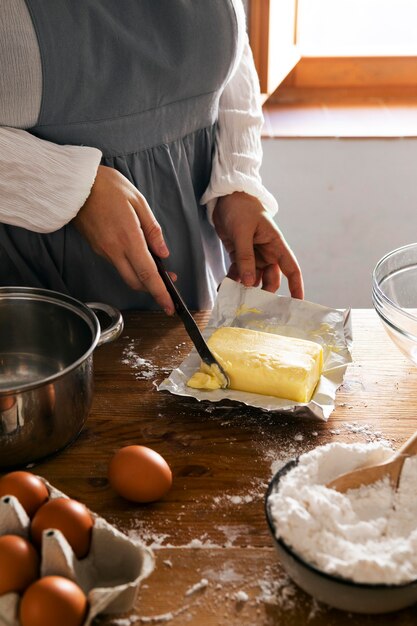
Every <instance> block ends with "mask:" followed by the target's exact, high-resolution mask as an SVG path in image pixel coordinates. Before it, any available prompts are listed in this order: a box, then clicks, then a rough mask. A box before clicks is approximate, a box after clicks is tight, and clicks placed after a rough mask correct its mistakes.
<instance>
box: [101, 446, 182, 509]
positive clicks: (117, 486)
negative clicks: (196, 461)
mask: <svg viewBox="0 0 417 626" xmlns="http://www.w3.org/2000/svg"><path fill="white" fill-rule="evenodd" d="M108 476H109V481H110V484H111V486H112V487H113V489H114V491H115V492H116V493H118V494H119V495H120V496H122V497H123V498H126V500H130V501H131V502H140V503H146V502H154V501H155V500H159V499H160V498H162V497H163V496H164V495H165V494H166V493H168V491H169V490H170V488H171V485H172V472H171V469H170V467H169V465H168V463H167V462H166V461H165V459H164V458H163V457H162V456H161V455H160V454H158V452H155V450H152V449H151V448H147V447H146V446H137V445H133V446H125V447H124V448H121V449H120V450H118V451H117V452H116V454H115V455H114V456H113V458H112V459H111V461H110V465H109V472H108Z"/></svg>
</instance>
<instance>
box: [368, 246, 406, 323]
mask: <svg viewBox="0 0 417 626" xmlns="http://www.w3.org/2000/svg"><path fill="white" fill-rule="evenodd" d="M411 248H417V243H409V244H407V245H406V246H401V247H400V248H396V249H395V250H391V252H388V253H387V254H385V255H384V256H383V257H382V259H380V260H379V261H378V263H377V264H376V265H375V268H374V271H373V272H372V291H373V295H374V297H378V298H380V299H381V300H382V301H383V302H384V303H385V304H388V305H389V306H392V307H393V308H394V309H395V311H396V312H397V313H400V314H401V315H404V316H405V317H408V319H410V320H413V321H417V316H415V315H412V313H408V312H407V311H405V310H404V309H403V308H402V307H400V306H399V305H398V304H396V303H395V302H394V301H393V300H391V299H390V298H388V296H386V295H385V293H384V292H383V291H382V289H381V288H380V286H379V282H378V280H377V277H376V274H377V272H378V269H379V268H380V267H381V265H382V264H383V263H384V262H385V261H386V260H387V259H389V258H390V257H392V256H394V255H395V254H398V253H399V252H404V251H406V250H410V249H411Z"/></svg>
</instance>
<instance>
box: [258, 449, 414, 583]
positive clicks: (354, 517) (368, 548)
mask: <svg viewBox="0 0 417 626" xmlns="http://www.w3.org/2000/svg"><path fill="white" fill-rule="evenodd" d="M391 454H392V450H390V449H389V448H388V447H386V446H385V445H384V444H383V443H378V442H374V443H369V444H344V443H331V444H328V445H326V446H321V447H318V448H316V449H315V450H312V451H311V452H308V453H306V454H303V455H302V456H301V457H300V459H299V463H298V465H297V466H296V467H295V468H294V469H293V470H291V471H290V472H289V473H288V474H286V475H285V476H284V477H283V478H282V479H281V481H280V489H279V492H278V493H277V494H274V495H272V496H270V500H269V502H270V504H271V513H272V516H273V518H274V520H275V525H276V528H277V535H279V536H280V537H281V538H282V539H283V540H284V541H285V542H286V543H287V544H289V545H290V546H292V548H293V549H294V551H296V552H297V553H298V554H299V555H300V556H301V557H302V558H303V559H304V560H305V561H307V562H309V563H312V564H314V565H315V566H316V567H318V568H319V569H321V570H324V571H325V572H328V573H330V574H336V575H339V576H342V577H343V578H348V579H351V580H354V581H357V582H365V583H386V584H390V583H393V584H399V583H405V582H410V581H412V580H416V579H417V457H411V458H409V459H407V460H406V461H405V463H404V468H403V472H402V477H401V482H400V485H399V489H398V491H397V492H395V491H394V490H393V488H392V487H391V486H390V484H389V482H388V480H387V479H385V480H384V481H379V482H378V483H375V484H373V485H369V486H367V487H361V488H360V489H355V490H351V491H349V492H347V493H346V494H341V493H338V492H336V491H334V490H333V489H327V488H326V487H325V486H324V485H325V484H326V483H327V482H329V481H330V480H331V479H333V478H335V477H336V476H337V475H339V474H343V473H345V472H348V471H350V470H353V469H355V468H356V467H359V466H361V465H371V464H374V463H379V462H381V461H383V460H384V459H386V458H387V457H388V456H390V455H391Z"/></svg>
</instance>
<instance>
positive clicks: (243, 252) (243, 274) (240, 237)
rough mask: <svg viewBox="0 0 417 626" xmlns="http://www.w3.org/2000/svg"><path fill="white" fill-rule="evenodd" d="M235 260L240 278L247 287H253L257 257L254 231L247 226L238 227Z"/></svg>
mask: <svg viewBox="0 0 417 626" xmlns="http://www.w3.org/2000/svg"><path fill="white" fill-rule="evenodd" d="M234 244H235V248H234V261H235V263H236V266H237V270H238V274H239V278H240V280H241V281H242V283H243V284H244V285H245V287H252V286H253V285H254V284H255V282H256V259H255V250H254V247H253V231H252V229H251V228H247V227H245V225H243V228H239V229H236V237H235V241H234Z"/></svg>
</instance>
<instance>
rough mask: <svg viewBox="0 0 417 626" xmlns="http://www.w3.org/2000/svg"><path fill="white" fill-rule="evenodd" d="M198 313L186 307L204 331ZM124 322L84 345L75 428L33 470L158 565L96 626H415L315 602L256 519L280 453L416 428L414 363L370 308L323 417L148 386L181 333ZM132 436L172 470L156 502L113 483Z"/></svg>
mask: <svg viewBox="0 0 417 626" xmlns="http://www.w3.org/2000/svg"><path fill="white" fill-rule="evenodd" d="M208 315H209V314H208V313H206V312H201V313H197V314H196V319H197V321H198V323H199V325H200V326H201V327H204V325H205V323H206V322H207V319H208ZM124 319H125V330H124V332H123V334H122V336H121V337H120V338H119V339H118V340H117V341H116V342H114V343H111V344H106V345H103V346H101V347H100V348H97V349H96V351H95V353H94V368H95V395H94V401H93V406H92V409H91V413H90V416H89V418H88V420H87V423H86V425H85V427H84V429H83V431H82V433H81V435H80V436H79V438H78V439H77V441H76V442H75V443H73V444H72V445H71V446H70V447H69V448H67V449H66V450H64V451H63V452H61V453H60V454H58V455H57V456H55V457H54V458H52V459H49V460H47V461H45V462H43V463H40V464H38V465H37V466H36V467H35V468H33V470H32V471H34V472H35V473H38V474H39V475H41V476H44V477H45V478H46V479H47V480H49V481H50V482H51V483H52V484H53V485H54V486H55V487H57V488H58V489H60V490H62V491H64V492H65V493H66V494H68V495H69V496H71V497H74V498H77V499H79V500H80V501H82V502H83V503H84V504H86V505H87V506H88V507H89V508H90V509H91V510H93V511H95V512H96V513H98V514H99V515H101V516H103V517H104V518H106V519H107V520H108V521H109V522H110V523H111V524H114V525H115V526H117V528H119V529H120V530H121V531H123V532H126V533H128V534H129V535H130V536H132V537H135V538H138V539H141V540H143V542H144V543H145V544H146V545H148V546H151V547H152V548H153V549H154V553H155V557H156V568H155V571H154V572H153V573H152V575H151V576H150V577H149V578H148V579H147V580H146V581H144V584H143V585H142V587H141V589H140V593H139V595H138V598H137V602H136V606H135V608H134V610H133V611H132V612H130V613H129V614H125V615H117V616H105V617H104V616H103V617H100V618H99V619H98V620H97V622H98V623H99V624H101V625H102V626H110V625H114V626H116V625H117V626H128V625H130V624H142V623H148V624H149V623H151V624H157V623H168V624H170V626H178V625H180V624H181V625H183V624H190V625H196V626H197V625H198V626H212V625H213V626H214V625H226V624H227V625H228V626H234V625H242V626H245V625H251V626H252V625H259V626H269V625H271V626H272V625H275V624H279V625H280V626H293V625H294V626H299V625H304V624H308V625H310V626H333V625H336V624H337V625H341V626H344V625H349V626H362V625H363V626H365V625H370V624H376V623H380V624H384V625H385V624H395V625H398V626H408V625H411V624H414V623H415V620H416V617H417V610H416V609H415V608H410V609H407V610H404V611H400V612H397V613H392V614H389V615H384V616H381V617H379V618H378V617H375V616H363V615H358V614H348V613H345V612H342V611H338V610H335V609H330V608H328V607H326V606H324V605H321V604H318V603H316V602H315V601H314V600H313V599H312V598H310V597H309V596H308V595H307V594H305V593H304V592H302V591H301V590H299V589H298V588H297V587H296V586H295V585H294V584H293V583H292V582H291V581H290V580H289V579H288V577H287V576H286V574H285V572H284V571H283V570H282V568H281V567H280V564H279V561H278V557H277V554H276V553H275V550H274V547H273V544H272V539H271V536H270V534H269V530H268V527H267V524H266V521H265V515H264V494H265V490H266V487H267V484H268V482H269V480H270V478H271V476H272V474H273V473H274V471H275V470H276V469H277V468H279V467H280V466H281V465H282V464H283V463H285V462H286V461H288V460H290V459H291V458H294V457H295V456H297V455H299V454H300V453H302V452H306V451H308V450H311V449H312V448H313V447H315V446H317V445H321V444H325V443H329V442H331V441H345V442H368V441H373V440H377V441H378V440H381V439H387V440H389V441H390V442H391V443H392V444H393V445H394V446H395V447H396V446H398V445H399V444H400V443H401V442H403V441H404V440H405V439H406V438H407V437H408V436H409V435H410V434H411V433H412V432H414V431H415V430H416V429H417V368H415V367H413V365H412V364H411V363H409V362H408V361H407V360H406V359H405V357H404V356H403V355H402V354H401V353H400V352H399V351H398V350H397V348H396V347H395V346H394V345H393V344H392V343H391V341H390V339H389V337H388V336H387V335H386V334H385V332H384V330H383V328H382V326H381V324H380V322H379V320H378V319H377V316H376V314H375V313H374V312H373V311H370V310H354V311H353V312H352V321H353V337H354V345H353V363H352V364H350V365H349V367H348V369H347V372H346V375H345V380H344V383H343V385H342V387H341V388H340V389H339V391H338V393H337V398H336V409H335V411H334V412H333V413H332V415H331V416H330V418H329V420H328V421H327V422H326V423H325V422H320V421H317V420H312V419H308V418H291V417H286V416H285V415H276V414H273V415H272V414H267V413H265V412H262V411H258V410H254V409H249V408H247V407H243V406H239V405H227V404H224V405H215V404H209V403H198V402H197V401H194V400H192V399H187V398H181V397H178V396H173V395H171V394H169V393H167V392H158V391H157V390H156V383H157V382H160V381H162V380H163V378H164V377H165V376H166V375H167V374H168V373H169V372H170V371H171V370H172V369H173V368H174V367H176V366H177V365H179V363H180V362H181V361H182V359H183V357H185V355H187V354H188V352H189V351H190V348H191V344H190V340H189V339H188V337H187V335H186V333H185V331H184V329H183V327H182V325H181V322H180V321H179V320H178V319H177V318H168V317H166V316H165V315H164V314H162V313H159V312H126V313H125V314H124ZM129 444H142V445H146V446H149V447H151V448H154V449H155V450H157V451H158V452H159V453H161V454H162V455H163V456H164V457H165V459H166V460H167V461H168V463H169V465H170V466H171V468H172V471H173V476H174V482H173V487H172V489H171V491H170V492H169V494H168V495H167V496H166V497H165V498H164V499H163V500H162V501H160V502H157V503H155V504H149V505H133V504H130V503H128V502H126V501H123V500H122V499H121V498H119V497H118V496H117V495H115V494H114V492H113V491H112V489H111V488H110V486H109V483H108V480H107V466H108V462H109V460H110V458H111V456H112V454H113V453H114V452H115V451H116V450H117V449H118V448H120V447H121V446H125V445H129ZM204 580H206V581H207V585H206V586H204V583H202V584H201V585H200V588H197V589H195V590H193V588H194V585H198V584H199V583H201V581H204Z"/></svg>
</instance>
